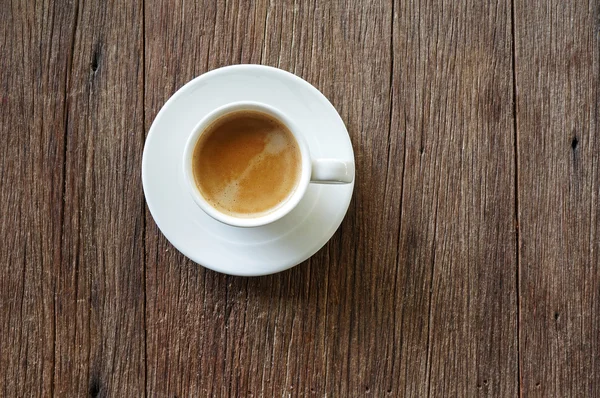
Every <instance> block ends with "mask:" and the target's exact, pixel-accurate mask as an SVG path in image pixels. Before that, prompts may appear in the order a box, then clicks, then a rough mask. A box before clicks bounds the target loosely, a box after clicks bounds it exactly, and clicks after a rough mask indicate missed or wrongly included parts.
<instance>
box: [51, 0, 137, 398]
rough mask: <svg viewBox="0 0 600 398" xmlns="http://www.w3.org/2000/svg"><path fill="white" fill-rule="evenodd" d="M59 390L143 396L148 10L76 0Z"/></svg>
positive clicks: (61, 280) (58, 329) (58, 292)
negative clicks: (145, 25) (144, 13)
mask: <svg viewBox="0 0 600 398" xmlns="http://www.w3.org/2000/svg"><path fill="white" fill-rule="evenodd" d="M75 9H76V29H75V38H74V39H75V40H74V43H73V50H72V61H71V64H70V70H69V71H68V75H69V79H68V98H67V108H66V126H65V132H66V137H65V139H66V143H65V145H66V147H65V154H66V155H65V159H64V161H65V166H64V167H65V188H64V190H65V191H64V226H63V236H62V262H61V264H60V267H59V269H57V270H56V271H57V277H58V280H59V282H58V283H57V289H56V300H57V309H56V315H55V316H56V347H55V355H56V361H57V363H56V367H55V373H54V375H55V378H54V383H55V391H54V392H55V393H56V394H57V395H60V396H86V395H90V396H112V395H122V396H141V395H143V394H144V392H145V383H144V381H145V324H144V320H145V312H144V307H145V303H144V299H145V295H144V239H143V238H144V202H143V195H142V188H141V178H140V164H141V149H142V146H143V139H144V135H143V71H144V64H143V36H142V27H143V19H142V7H141V5H140V6H137V5H134V4H133V5H128V4H125V3H121V2H117V3H96V2H91V3H89V2H82V3H80V4H77V5H75Z"/></svg>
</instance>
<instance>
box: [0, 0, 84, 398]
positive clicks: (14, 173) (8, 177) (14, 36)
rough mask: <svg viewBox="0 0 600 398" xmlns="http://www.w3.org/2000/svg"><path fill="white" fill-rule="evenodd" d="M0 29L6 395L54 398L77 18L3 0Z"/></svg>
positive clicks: (0, 377)
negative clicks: (67, 116) (67, 110)
mask: <svg viewBox="0 0 600 398" xmlns="http://www.w3.org/2000/svg"><path fill="white" fill-rule="evenodd" d="M0 21H1V22H0V268H1V270H0V396H5V397H33V396H49V395H51V394H52V392H53V379H54V369H55V355H54V344H55V328H56V323H55V315H56V311H57V303H56V302H55V288H56V284H57V283H58V282H57V278H56V271H57V270H58V269H59V268H60V263H61V251H60V247H61V245H60V239H61V225H62V214H63V200H62V198H63V186H64V184H63V176H64V174H63V162H64V135H65V101H66V94H65V90H66V81H67V73H66V71H67V70H68V66H69V62H70V58H71V48H72V42H73V26H74V23H75V12H74V7H73V4H71V3H68V2H67V3H65V4H63V5H58V4H53V3H51V2H50V3H47V2H29V1H17V2H14V1H13V2H9V1H3V2H1V3H0Z"/></svg>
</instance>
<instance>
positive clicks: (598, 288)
mask: <svg viewBox="0 0 600 398" xmlns="http://www.w3.org/2000/svg"><path fill="white" fill-rule="evenodd" d="M599 17H600V3H599V2H597V1H590V2H584V1H577V2H562V1H533V2H522V1H516V2H515V49H516V58H515V61H516V62H515V63H516V66H517V67H516V72H517V73H516V84H517V93H518V95H517V100H518V101H517V111H518V116H517V127H518V132H519V140H518V149H519V152H518V159H519V226H520V229H519V230H520V241H519V246H520V250H519V254H520V256H519V265H520V267H519V269H520V272H519V275H520V277H519V279H520V357H521V359H520V362H521V390H522V392H523V395H527V396H539V397H548V396H555V397H559V396H560V397H583V396H588V397H591V396H598V395H600V359H599V355H600V317H599V316H598V315H599V314H600V304H599V302H600V262H599V258H598V253H599V252H600V236H599V235H598V233H599V227H600V204H599V203H598V196H599V195H598V194H599V190H600V177H599V174H598V164H599V160H600V159H599V156H600V155H599V154H600V141H599V137H600V134H599V133H600V124H599V120H600V119H599V118H600V113H599V110H598V104H599V100H600V85H599V78H600V76H599V69H600V65H599V56H600V38H599V35H598V26H599V25H598V20H599Z"/></svg>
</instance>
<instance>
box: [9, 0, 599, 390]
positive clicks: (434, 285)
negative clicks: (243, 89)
mask: <svg viewBox="0 0 600 398" xmlns="http://www.w3.org/2000/svg"><path fill="white" fill-rule="evenodd" d="M599 18H600V1H598V0H589V1H580V0H577V1H563V0H532V1H525V0H512V1H511V0H498V1H480V0H465V1H448V0H395V1H393V2H392V1H389V0H388V1H378V0H373V1H355V0H348V1H332V2H324V1H310V2H304V1H299V0H298V1H296V0H294V1H291V0H284V1H267V0H260V1H256V2H250V1H217V2H208V1H207V2H201V1H199V0H198V1H195V2H194V1H184V0H174V1H167V0H145V1H144V2H124V1H86V2H84V1H79V0H70V1H60V2H52V1H28V0H12V1H8V0H7V1H2V2H0V106H1V108H0V131H1V134H2V136H1V139H0V151H1V157H0V186H1V196H0V208H1V211H2V218H1V223H0V240H1V243H0V261H1V263H0V264H1V272H0V306H1V308H0V396H2V397H16V396H24V397H30V396H51V395H57V396H67V397H76V396H86V395H90V396H93V397H95V396H111V397H114V396H122V397H137V396H143V395H146V396H150V397H174V396H176V397H187V396H198V397H204V396H232V397H245V396H255V397H261V396H278V397H281V396H285V397H287V396H316V397H323V396H329V397H362V396H373V397H386V396H390V397H402V396H414V397H422V396H426V395H431V396H440V397H446V396H459V397H465V396H475V395H482V396H502V397H512V396H517V395H524V396H539V397H554V396H556V397H558V396H563V397H591V396H600V259H599V255H600V203H599V201H600V171H599V167H600V166H599V164H600V108H599V105H600V33H599V30H600V25H599V22H598V21H599ZM236 63H260V64H265V65H272V66H276V67H279V68H282V69H285V70H288V71H290V72H293V73H295V74H297V75H298V76H301V77H303V78H304V79H306V80H307V81H309V82H310V83H312V84H313V85H314V86H316V87H317V88H318V89H320V90H321V91H322V92H323V93H324V94H325V95H326V96H327V97H328V98H329V99H330V100H331V102H332V103H333V105H334V106H335V107H336V109H337V110H338V112H339V113H340V115H341V116H342V118H343V120H344V121H345V123H346V125H347V127H348V130H349V132H350V135H351V138H352V143H353V145H354V149H355V153H356V164H357V180H356V188H355V192H354V197H353V200H352V203H351V205H350V209H349V212H348V215H347V216H346V218H345V221H344V222H343V223H342V226H341V227H340V229H339V230H338V231H337V233H336V234H335V235H334V237H333V238H332V240H331V241H330V242H329V243H328V244H327V245H326V246H325V247H324V248H323V249H322V250H321V251H319V252H318V253H317V254H316V255H315V256H313V257H312V258H311V259H309V260H308V261H306V262H305V263H303V264H301V265H299V266H297V267H295V268H293V269H292V270H290V271H287V272H283V273H280V274H277V275H272V276H269V277H261V278H241V277H232V276H226V275H221V274H217V273H215V272H212V271H208V270H206V269H204V268H202V267H200V266H198V265H196V264H194V263H192V262H191V261H189V260H187V259H186V258H184V257H183V256H182V255H181V254H180V253H179V252H178V251H177V250H175V249H174V248H173V247H172V246H171V245H170V244H169V243H168V242H167V240H166V239H165V238H164V237H163V236H162V235H161V233H160V231H159V230H158V228H157V226H156V224H155V223H154V221H153V219H152V217H151V215H150V213H149V212H148V209H147V207H146V204H145V200H144V195H143V192H142V184H141V172H140V170H141V164H140V163H141V157H142V148H143V145H144V140H145V137H146V134H147V132H148V128H149V126H150V124H151V123H152V120H153V119H154V117H155V115H156V113H157V112H158V110H159V109H160V107H161V106H162V105H163V103H164V102H165V101H166V100H167V98H169V96H170V95H171V94H173V93H174V92H175V91H176V90H177V89H178V88H179V87H181V86H182V85H183V84H184V83H185V82H187V81H188V80H190V79H192V78H193V77H195V76H198V75H200V74H202V73H204V72H206V71H208V70H211V69H214V68H217V67H220V66H224V65H229V64H236Z"/></svg>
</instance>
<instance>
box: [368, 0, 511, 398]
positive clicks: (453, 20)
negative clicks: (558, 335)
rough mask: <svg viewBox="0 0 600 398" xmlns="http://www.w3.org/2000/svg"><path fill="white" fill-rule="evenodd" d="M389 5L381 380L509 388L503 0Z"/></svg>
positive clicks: (406, 391)
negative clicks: (394, 216) (392, 211)
mask: <svg viewBox="0 0 600 398" xmlns="http://www.w3.org/2000/svg"><path fill="white" fill-rule="evenodd" d="M394 11H395V16H396V17H395V19H394V42H393V43H394V71H393V76H394V79H393V87H394V90H393V98H394V101H393V106H392V129H391V131H392V132H393V133H395V134H404V135H405V136H406V145H405V148H404V150H399V151H398V152H397V154H396V157H405V166H404V172H403V173H404V188H403V194H402V198H401V202H400V204H394V205H396V206H398V205H400V206H401V209H402V211H401V217H402V223H401V227H400V241H399V245H400V252H399V255H398V263H397V265H396V267H397V274H396V283H395V289H394V291H395V292H397V294H396V297H395V300H396V306H395V308H394V310H395V312H394V317H395V323H396V325H397V327H396V329H395V339H394V345H393V351H392V352H391V353H390V354H389V356H388V357H387V358H386V362H389V363H391V366H390V365H388V366H389V367H390V368H391V372H392V374H391V376H390V380H393V381H394V382H397V383H398V384H399V385H398V386H397V388H398V390H399V391H400V395H401V396H416V397H421V396H429V395H431V396H443V397H445V396H475V395H489V396H515V395H516V394H517V392H518V370H517V358H518V353H517V292H516V231H515V164H514V159H515V158H514V156H515V152H514V129H513V105H512V97H513V94H512V93H513V85H512V65H511V64H512V48H511V4H510V1H499V2H481V1H477V0H472V1H462V2H435V1H421V2H412V1H396V2H395V7H394ZM373 211H376V210H373Z"/></svg>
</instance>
